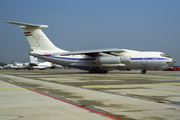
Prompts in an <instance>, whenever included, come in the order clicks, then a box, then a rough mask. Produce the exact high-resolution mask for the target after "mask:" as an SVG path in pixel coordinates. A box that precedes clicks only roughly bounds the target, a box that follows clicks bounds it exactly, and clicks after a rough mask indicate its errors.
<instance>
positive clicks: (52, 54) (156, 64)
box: [6, 21, 175, 74]
mask: <svg viewBox="0 0 180 120" xmlns="http://www.w3.org/2000/svg"><path fill="white" fill-rule="evenodd" d="M6 23H11V24H15V25H19V26H20V28H22V30H23V32H24V35H25V36H26V38H27V40H28V42H29V44H30V53H29V55H32V56H34V57H37V58H39V59H42V60H45V61H49V62H51V63H54V64H59V65H62V66H67V67H75V68H77V69H81V70H86V71H89V73H107V72H108V71H111V70H115V69H141V70H142V71H141V73H142V74H145V73H146V69H148V68H156V69H162V70H163V69H166V68H168V67H169V66H171V65H173V64H174V63H175V60H174V59H173V58H171V57H169V56H168V55H166V54H165V53H162V52H154V51H152V52H150V51H135V50H128V49H119V48H108V49H94V50H82V51H72V52H70V51H66V50H63V49H60V48H58V47H56V46H55V45H54V44H53V43H52V42H51V41H50V40H49V39H48V38H47V36H46V35H45V34H44V33H43V32H42V30H41V29H43V28H48V26H47V25H36V24H29V23H20V22H13V21H6Z"/></svg>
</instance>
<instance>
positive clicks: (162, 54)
mask: <svg viewBox="0 0 180 120" xmlns="http://www.w3.org/2000/svg"><path fill="white" fill-rule="evenodd" d="M160 56H161V57H167V58H171V57H170V56H168V55H166V54H165V53H161V54H160Z"/></svg>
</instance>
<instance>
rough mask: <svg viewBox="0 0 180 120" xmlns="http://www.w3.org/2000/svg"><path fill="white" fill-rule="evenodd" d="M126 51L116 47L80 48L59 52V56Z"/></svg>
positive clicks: (115, 53)
mask: <svg viewBox="0 0 180 120" xmlns="http://www.w3.org/2000/svg"><path fill="white" fill-rule="evenodd" d="M126 51H129V50H126V49H118V48H107V49H94V50H82V51H72V52H64V53H60V55H61V56H66V55H91V54H98V53H107V54H114V55H118V54H117V53H120V52H126Z"/></svg>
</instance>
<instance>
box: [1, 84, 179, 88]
mask: <svg viewBox="0 0 180 120" xmlns="http://www.w3.org/2000/svg"><path fill="white" fill-rule="evenodd" d="M171 85H180V83H172V84H133V85H132V84H131V85H97V86H94V85H92V86H77V87H72V86H62V87H30V88H31V89H47V88H49V89H56V88H57V89H58V88H117V87H141V86H171ZM0 89H24V88H0Z"/></svg>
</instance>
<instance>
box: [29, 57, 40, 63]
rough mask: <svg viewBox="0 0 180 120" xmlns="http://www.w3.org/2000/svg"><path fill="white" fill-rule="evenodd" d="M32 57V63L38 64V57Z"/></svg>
mask: <svg viewBox="0 0 180 120" xmlns="http://www.w3.org/2000/svg"><path fill="white" fill-rule="evenodd" d="M29 57H30V63H38V61H37V57H33V56H31V55H30V56H29Z"/></svg>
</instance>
